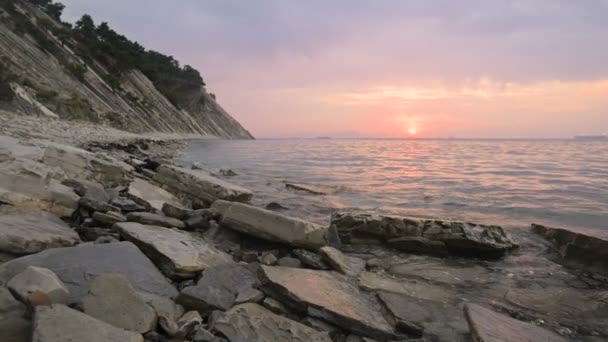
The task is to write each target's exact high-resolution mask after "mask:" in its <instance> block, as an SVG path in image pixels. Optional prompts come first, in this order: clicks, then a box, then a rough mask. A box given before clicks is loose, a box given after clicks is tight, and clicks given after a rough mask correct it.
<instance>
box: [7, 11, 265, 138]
mask: <svg viewBox="0 0 608 342" xmlns="http://www.w3.org/2000/svg"><path fill="white" fill-rule="evenodd" d="M18 6H19V9H20V10H21V11H22V12H23V13H25V14H26V15H27V17H28V18H29V20H30V21H31V22H32V23H33V24H35V25H36V26H37V27H39V28H42V25H41V24H40V23H41V22H42V21H45V22H47V25H48V22H49V21H50V20H51V19H50V18H49V17H48V16H47V15H46V14H45V13H43V12H42V11H39V10H38V9H36V8H33V7H32V6H30V5H28V4H27V3H25V2H20V3H19V5H18ZM0 18H1V19H2V20H0V63H2V65H3V66H4V67H5V68H7V69H8V70H9V71H10V73H11V74H12V79H11V88H12V89H14V91H13V92H14V93H15V96H14V98H13V99H12V100H11V101H9V102H6V101H5V102H2V100H0V109H3V110H7V111H13V112H18V113H22V114H27V115H45V116H54V115H56V116H58V117H60V118H62V119H77V120H85V121H91V122H97V123H103V124H107V125H111V126H114V127H117V128H121V129H124V130H128V131H133V132H153V131H158V132H167V133H190V134H202V135H213V136H218V137H224V138H245V139H250V138H253V137H252V136H251V134H250V133H249V132H248V131H247V130H245V129H244V128H243V127H242V126H241V125H240V124H239V123H238V122H237V121H236V120H235V119H234V118H232V117H231V116H230V115H229V114H228V113H227V112H226V111H225V110H224V109H222V107H221V106H220V105H219V104H218V103H217V102H216V101H215V99H213V98H212V97H211V96H210V95H209V94H208V93H207V91H206V90H205V89H204V88H203V89H201V90H200V93H198V94H192V95H190V98H191V100H189V101H188V105H187V106H186V108H181V109H180V108H177V107H176V106H174V105H173V104H172V103H171V102H170V101H169V100H167V98H166V97H165V96H163V95H162V94H161V93H160V92H159V91H158V90H157V89H156V88H155V87H154V85H153V83H152V82H151V81H150V80H149V79H148V78H147V77H146V76H145V75H144V74H143V73H141V72H140V71H139V70H132V71H131V72H129V73H127V74H126V75H125V76H124V77H122V79H121V84H120V88H121V89H120V90H116V91H114V90H112V88H111V86H110V85H109V84H107V83H106V82H105V81H104V77H103V76H104V74H105V73H106V72H105V70H104V69H103V67H101V66H100V65H97V64H95V65H93V68H91V67H88V68H87V70H86V71H85V72H84V74H83V75H82V77H76V76H74V75H73V73H71V72H70V71H68V68H67V66H68V65H83V63H82V61H81V60H80V58H79V57H78V56H76V55H75V54H74V53H73V52H72V51H71V50H70V49H69V48H68V47H67V46H63V45H62V43H61V42H60V41H59V40H58V39H56V37H54V36H53V34H52V33H51V32H50V31H47V30H45V29H43V31H45V32H46V35H47V38H48V39H50V41H52V42H53V43H54V45H55V47H56V48H54V49H53V51H54V53H53V54H51V53H49V52H48V51H45V50H44V49H42V48H40V47H39V46H38V44H37V42H36V40H35V39H33V38H32V37H30V36H29V35H28V34H25V33H20V32H15V31H14V30H12V29H11V25H10V21H11V17H10V15H9V14H8V13H6V12H4V11H3V10H2V9H0ZM52 24H53V25H59V24H57V23H54V22H52ZM90 66H91V65H90ZM93 69H95V70H93ZM0 70H1V69H0ZM0 76H1V75H0Z"/></svg>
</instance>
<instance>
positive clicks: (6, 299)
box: [0, 287, 31, 342]
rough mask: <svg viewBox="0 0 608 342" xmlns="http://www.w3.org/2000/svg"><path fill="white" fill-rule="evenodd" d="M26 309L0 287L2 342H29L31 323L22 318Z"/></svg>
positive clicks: (0, 331)
mask: <svg viewBox="0 0 608 342" xmlns="http://www.w3.org/2000/svg"><path fill="white" fill-rule="evenodd" d="M25 313H26V307H25V305H23V304H22V303H21V302H19V301H18V300H16V299H15V298H14V297H13V295H12V294H11V293H10V291H9V290H8V289H7V288H5V287H0V336H1V337H2V342H29V341H30V331H31V323H30V322H29V321H28V320H27V319H25V318H23V317H24V316H25Z"/></svg>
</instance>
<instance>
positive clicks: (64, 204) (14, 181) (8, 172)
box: [0, 159, 79, 217]
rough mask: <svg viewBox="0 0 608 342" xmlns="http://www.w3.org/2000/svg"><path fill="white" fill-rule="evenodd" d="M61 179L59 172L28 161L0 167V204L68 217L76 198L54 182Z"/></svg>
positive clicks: (10, 163)
mask: <svg viewBox="0 0 608 342" xmlns="http://www.w3.org/2000/svg"><path fill="white" fill-rule="evenodd" d="M62 177H63V174H62V172H61V171H60V170H58V169H55V168H52V167H49V166H47V165H44V164H41V163H38V162H35V161H32V160H29V159H15V160H12V161H9V162H5V163H1V164H0V203H6V204H11V205H14V206H19V207H27V208H38V209H43V210H47V211H50V212H52V213H54V214H56V215H58V216H61V217H69V216H71V215H72V213H73V212H74V210H76V208H78V199H79V196H78V195H77V194H76V193H75V192H74V191H73V190H72V189H71V188H69V187H67V186H65V185H63V184H61V183H60V181H59V180H57V179H60V178H62ZM55 178H57V179H55Z"/></svg>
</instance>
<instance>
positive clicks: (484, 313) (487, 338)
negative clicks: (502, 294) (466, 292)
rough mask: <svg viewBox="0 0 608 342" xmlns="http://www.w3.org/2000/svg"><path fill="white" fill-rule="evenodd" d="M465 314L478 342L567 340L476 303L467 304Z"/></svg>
mask: <svg viewBox="0 0 608 342" xmlns="http://www.w3.org/2000/svg"><path fill="white" fill-rule="evenodd" d="M465 314H466V317H467V321H468V323H469V326H470V328H471V333H472V334H473V336H474V339H475V340H476V341H479V342H494V341H503V342H521V341H530V342H532V341H552V342H566V341H567V340H566V339H565V338H563V337H561V336H559V335H557V334H555V333H553V332H551V331H549V330H545V329H543V328H541V327H538V326H535V325H532V324H529V323H525V322H522V321H518V320H516V319H513V318H511V317H508V316H505V315H502V314H499V313H496V312H494V311H492V310H490V309H486V308H484V307H482V306H479V305H476V304H467V305H466V306H465Z"/></svg>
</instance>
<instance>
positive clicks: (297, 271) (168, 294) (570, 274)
mask: <svg viewBox="0 0 608 342" xmlns="http://www.w3.org/2000/svg"><path fill="white" fill-rule="evenodd" d="M7 135H10V136H12V137H13V138H16V139H17V140H12V139H7V138H3V136H7ZM0 138H2V139H0V180H1V181H2V184H0V202H2V205H0V240H2V241H4V242H2V241H0V255H2V258H0V297H2V298H3V299H5V301H7V302H9V301H10V302H11V308H10V310H9V309H6V311H4V309H5V308H3V307H0V309H3V310H0V312H6V314H4V315H5V316H6V317H8V318H10V319H7V320H5V321H3V323H0V330H2V331H11V332H13V333H14V334H15V335H14V336H17V337H16V338H15V341H21V340H23V341H25V336H26V334H27V335H29V334H30V333H31V332H33V333H34V334H38V336H40V334H43V335H44V334H53V333H57V332H60V333H62V334H65V336H70V335H69V334H71V333H74V331H62V330H61V329H63V324H64V323H65V322H67V321H68V320H74V321H77V322H80V321H82V322H87V324H89V329H91V331H90V332H89V334H92V332H93V331H97V332H104V333H105V332H107V333H108V334H117V333H119V332H120V334H126V335H125V336H128V337H125V338H124V340H131V338H133V340H134V341H135V340H137V339H138V338H139V339H140V341H141V340H143V338H144V336H145V338H146V341H153V340H154V339H153V337H158V336H163V338H173V339H174V340H177V341H205V340H203V339H198V340H197V336H204V335H206V336H207V337H208V338H209V339H207V341H222V338H228V340H238V338H243V336H257V337H256V338H257V339H259V340H274V339H276V338H277V337H278V336H283V337H284V338H286V340H289V341H290V340H294V341H295V340H296V336H295V335H290V333H285V332H284V330H283V327H289V329H288V330H289V331H291V333H293V332H294V331H298V333H297V334H299V336H300V338H304V339H305V340H315V341H344V340H347V341H363V337H366V338H372V339H375V340H379V341H388V340H401V339H404V338H417V337H420V338H427V339H431V340H432V339H438V340H441V341H444V340H445V341H460V340H462V341H466V340H468V339H470V338H471V336H472V335H475V336H483V335H484V334H487V333H488V332H489V331H492V330H493V329H494V328H495V326H500V327H503V328H504V329H503V331H501V332H500V333H501V334H503V335H501V336H502V337H504V338H515V337H516V336H519V337H522V336H523V337H526V338H531V339H532V340H534V338H536V340H538V339H539V338H551V339H553V340H555V341H562V340H564V341H566V340H569V339H576V340H580V341H583V340H584V341H596V340H597V341H599V340H601V339H603V338H607V337H608V323H606V322H608V303H606V302H605V300H601V298H604V297H603V296H605V293H607V292H606V291H608V278H607V277H606V276H605V275H603V274H605V271H606V270H608V268H607V264H606V261H605V260H608V255H606V254H605V253H606V252H605V251H606V250H608V248H605V247H607V246H608V238H606V237H605V236H601V235H600V236H593V235H592V234H587V235H584V233H585V232H582V231H581V232H573V231H569V230H559V229H553V228H546V227H541V226H535V227H534V231H535V233H533V232H532V229H530V230H529V231H528V232H525V233H523V232H522V234H517V235H514V234H511V233H512V232H511V231H510V230H508V229H503V228H502V227H499V226H488V225H477V224H472V223H461V222H451V221H442V220H440V219H432V220H424V219H418V218H405V217H393V216H379V215H376V214H373V213H369V212H349V211H345V212H336V213H333V214H331V215H330V214H328V218H329V220H330V222H331V223H330V224H329V225H319V224H316V223H312V222H309V221H307V220H306V218H304V217H303V218H296V217H290V216H286V215H284V214H282V213H281V209H280V203H277V204H278V205H279V207H277V206H275V207H274V208H270V207H269V210H267V209H263V208H259V207H254V206H251V205H248V204H247V203H248V202H250V200H251V198H252V197H255V195H256V194H254V193H252V192H251V191H249V190H247V189H244V188H242V187H240V186H237V185H234V184H231V183H230V178H229V177H225V176H222V175H221V174H220V175H211V174H210V173H208V172H205V171H203V170H200V169H196V168H195V169H190V168H184V167H181V166H179V165H175V164H173V162H174V161H175V160H176V159H175V158H174V157H175V154H176V153H177V151H178V150H179V148H180V147H181V146H183V144H185V143H187V141H189V140H192V139H196V140H198V139H200V138H203V139H210V138H208V137H200V136H197V137H193V136H188V135H187V136H183V135H181V136H180V135H172V134H144V135H141V134H134V133H128V132H123V131H119V130H115V129H111V128H107V127H100V126H95V125H92V124H86V123H73V122H66V121H59V120H55V119H46V118H38V117H17V116H16V115H13V116H11V115H10V114H6V113H2V112H0ZM63 144H66V145H63ZM81 148H84V149H81ZM292 186H296V187H301V186H302V185H301V184H294V185H292ZM59 216H60V217H62V218H63V220H59V218H58V217H59ZM329 216H331V217H329ZM34 218H35V219H34ZM16 227H18V228H19V229H16ZM543 237H545V238H546V239H547V240H545V239H543ZM121 260H130V261H131V262H129V263H124V262H121ZM66 265H70V266H68V267H67V268H66ZM564 265H568V267H565V266H564ZM581 265H584V266H585V267H580V266H581ZM572 266H574V267H572ZM110 274H114V275H113V276H112V275H110ZM116 274H118V276H116ZM83 275H93V277H90V276H86V277H84V276H83ZM21 278H23V279H37V280H36V281H33V282H32V281H30V285H29V286H33V288H34V289H35V290H32V289H31V288H26V287H25V285H23V280H21ZM32 283H33V284H34V285H31V284H32ZM36 284H37V285H36ZM9 289H10V291H9ZM58 293H59V294H61V295H58ZM34 294H35V295H36V296H34ZM97 297H100V298H104V300H105V301H107V302H108V303H114V304H110V305H107V306H102V307H103V308H102V309H99V307H100V305H101V304H99V303H97V302H95V300H96V299H95V298H97ZM124 301H129V302H130V303H132V304H133V305H131V306H130V308H131V309H129V308H125V307H122V306H121V305H118V303H121V302H124ZM90 303H97V304H90ZM49 304H50V306H49ZM66 304H67V305H69V306H70V307H71V308H68V307H67V306H64V305H66ZM3 305H4V304H3ZM117 315H120V316H121V317H125V319H123V320H122V321H117V320H116V319H113V317H116V316H117ZM256 317H257V318H259V317H264V318H265V319H266V321H267V322H270V323H269V324H270V328H267V329H261V328H259V327H258V326H256V324H242V323H239V322H255V320H256V319H257V318H256ZM45 320H54V322H55V324H54V325H53V326H48V325H46V326H45V324H43V322H45ZM83 324H84V323H83ZM515 327H517V328H515ZM54 329H56V330H54ZM70 329H76V328H75V327H72V328H70ZM76 330H78V329H76ZM285 334H287V335H285ZM80 336H82V335H80ZM99 336H103V334H101V333H100V334H99ZM93 337H94V336H91V338H93ZM158 338H160V337H158ZM156 340H159V339H156ZM156 340H155V341H156ZM91 341H97V340H96V339H91ZM100 341H101V340H100Z"/></svg>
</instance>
